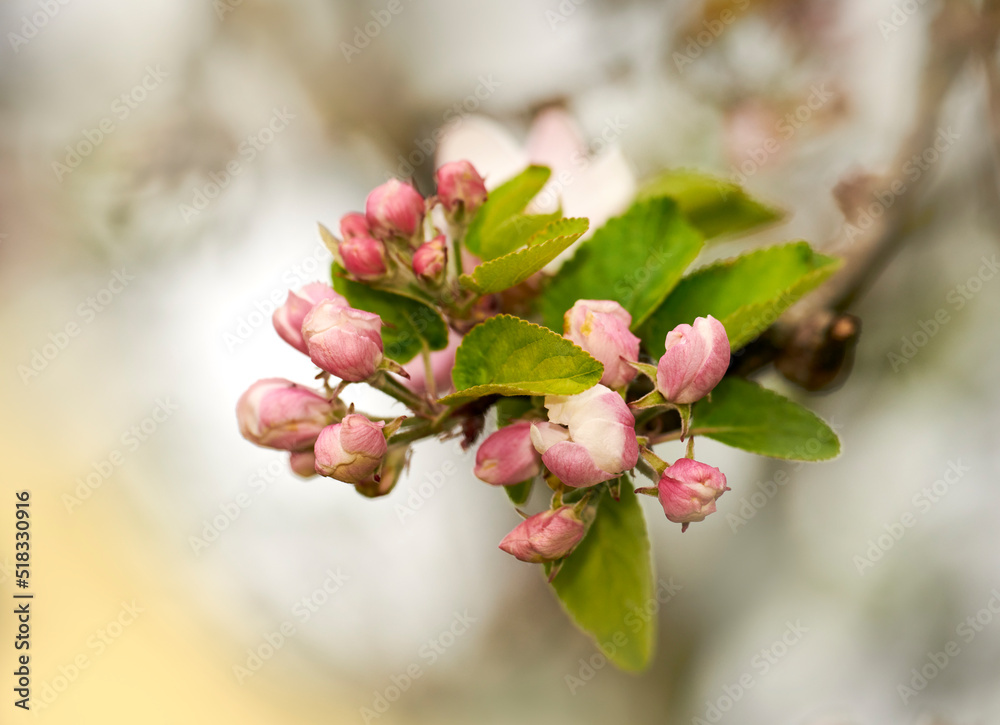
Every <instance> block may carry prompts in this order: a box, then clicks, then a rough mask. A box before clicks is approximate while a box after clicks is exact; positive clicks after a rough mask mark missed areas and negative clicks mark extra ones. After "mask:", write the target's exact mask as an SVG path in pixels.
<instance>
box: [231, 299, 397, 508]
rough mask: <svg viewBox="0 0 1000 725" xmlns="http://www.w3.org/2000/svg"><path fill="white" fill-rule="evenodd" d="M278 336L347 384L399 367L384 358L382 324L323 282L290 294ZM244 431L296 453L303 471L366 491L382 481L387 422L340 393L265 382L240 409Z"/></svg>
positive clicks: (295, 465) (295, 467) (277, 323)
mask: <svg viewBox="0 0 1000 725" xmlns="http://www.w3.org/2000/svg"><path fill="white" fill-rule="evenodd" d="M272 322H273V323H274V329H275V331H276V332H277V333H278V335H279V336H280V337H281V339H283V340H284V341H285V342H287V343H288V344H289V345H291V346H292V347H294V348H295V349H296V350H298V351H299V352H301V353H304V354H306V355H308V356H309V358H310V359H311V360H312V361H313V362H314V363H316V365H318V366H319V367H320V369H321V370H322V371H323V373H322V374H321V377H324V378H325V376H326V375H335V376H336V377H338V378H340V379H341V380H343V381H348V382H357V381H362V380H367V381H371V380H373V379H375V378H376V377H377V376H379V375H380V374H381V371H382V370H385V369H389V368H394V367H395V366H394V364H393V363H391V362H389V361H386V360H385V359H384V357H383V354H382V334H381V327H382V320H381V319H380V318H379V316H378V315H375V314H372V313H370V312H365V311H364V310H356V309H354V308H352V307H351V306H350V305H349V304H348V303H347V300H346V299H344V298H343V297H342V296H341V295H339V294H337V293H336V292H335V291H334V290H333V289H332V288H331V287H330V286H329V285H325V284H322V283H319V282H316V283H313V284H309V285H306V286H305V287H303V288H302V289H300V290H298V291H297V292H289V293H288V299H287V300H286V302H285V304H284V305H282V306H281V307H279V308H278V309H277V310H275V312H274V315H273V317H272ZM236 415H237V420H238V421H239V427H240V433H241V434H242V435H243V437H244V438H246V439H247V440H249V441H250V442H252V443H255V444H257V445H259V446H264V447H266V448H275V449H279V450H286V451H289V452H290V459H289V465H290V466H291V469H292V471H294V472H295V473H296V474H298V475H300V476H303V477H307V476H312V475H315V474H317V473H319V474H321V475H323V476H329V477H330V478H335V479H337V480H339V481H344V482H346V483H352V484H355V485H357V486H358V487H359V490H360V488H361V487H363V486H371V485H373V484H377V483H378V481H379V480H380V477H381V476H380V469H381V468H382V464H383V459H384V458H385V456H386V452H387V443H386V437H385V435H384V433H391V432H392V431H394V430H395V427H398V424H396V426H391V427H390V429H389V430H384V429H386V424H385V422H383V421H377V422H373V421H371V420H369V419H368V418H366V417H365V416H363V415H360V414H357V413H352V412H350V411H349V409H347V408H346V406H344V404H343V403H341V402H340V401H339V400H338V398H337V395H336V393H335V391H332V390H330V389H329V387H328V388H327V391H326V394H325V395H323V394H321V393H320V392H318V391H315V390H312V389H310V388H307V387H304V386H302V385H298V384H296V383H293V382H291V381H289V380H284V379H282V378H268V379H265V380H258V381H257V382H256V383H254V384H253V385H251V386H250V388H249V389H248V390H247V391H246V392H245V393H243V395H242V396H241V397H240V399H239V402H238V403H237V405H236Z"/></svg>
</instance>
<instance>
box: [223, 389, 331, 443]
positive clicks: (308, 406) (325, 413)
mask: <svg viewBox="0 0 1000 725" xmlns="http://www.w3.org/2000/svg"><path fill="white" fill-rule="evenodd" d="M333 415H334V413H333V406H332V405H331V403H330V401H328V400H327V399H326V398H323V397H320V396H319V395H317V394H316V393H315V392H313V391H312V390H310V389H309V388H306V387H304V386H302V385H296V384H295V383H293V382H291V381H290V380H285V379H284V378H267V379H265V380H258V381H257V382H256V383H254V384H253V385H251V386H250V387H249V388H248V389H247V391H246V392H245V393H243V395H241V396H240V399H239V402H237V403H236V418H237V420H238V421H239V425H240V433H241V434H242V435H243V437H244V438H246V439H247V440H248V441H250V442H251V443H256V444H257V445H258V446H266V447H267V448H278V449H281V450H286V451H302V450H308V449H309V448H310V447H312V444H313V442H314V441H315V440H316V436H318V435H319V433H320V431H321V430H323V428H324V427H325V426H327V425H329V424H330V421H332V420H333Z"/></svg>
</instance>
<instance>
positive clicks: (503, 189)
mask: <svg viewBox="0 0 1000 725" xmlns="http://www.w3.org/2000/svg"><path fill="white" fill-rule="evenodd" d="M551 173H552V172H551V171H550V170H549V169H548V168H546V167H545V166H529V167H528V168H527V169H525V170H524V171H522V172H521V173H520V174H518V175H517V176H515V177H514V178H513V179H511V180H509V181H505V182H504V183H503V184H501V185H500V186H498V187H497V188H496V189H494V190H493V191H491V192H490V194H489V197H488V198H487V200H486V203H485V204H483V205H482V206H481V207H479V211H478V212H476V216H474V217H473V218H472V223H471V224H469V229H468V231H467V232H466V235H465V246H466V247H468V249H469V251H470V252H472V253H473V254H476V255H479V256H483V254H484V252H492V251H494V250H493V249H492V245H493V244H494V242H493V238H494V237H497V235H498V234H499V236H500V237H501V240H500V241H497V242H496V244H497V246H498V247H502V244H503V243H504V242H503V241H502V239H505V238H507V235H508V234H509V233H510V232H509V230H506V231H502V230H501V229H500V228H501V226H504V225H505V223H508V222H509V221H510V219H511V217H513V216H515V215H518V214H520V213H521V212H522V211H524V208H525V207H526V206H528V202H530V201H531V200H532V199H534V198H535V195H537V194H538V192H539V191H541V190H542V187H543V186H545V182H546V181H548V180H549V176H550V175H551ZM507 226H509V224H508V225H507ZM518 246H520V245H518ZM508 251H510V250H509V249H507V250H502V251H499V252H498V253H497V256H499V255H500V254H505V253H506V252H508ZM484 258H487V257H484Z"/></svg>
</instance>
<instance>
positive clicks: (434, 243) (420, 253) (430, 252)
mask: <svg viewBox="0 0 1000 725" xmlns="http://www.w3.org/2000/svg"><path fill="white" fill-rule="evenodd" d="M447 261H448V247H447V244H446V243H445V238H444V235H443V234H439V235H438V236H436V237H434V238H433V239H432V240H430V241H429V242H426V243H424V244H421V245H420V246H419V247H418V248H417V251H415V252H414V253H413V272H414V274H416V275H417V276H418V277H422V278H423V279H427V280H432V281H437V280H439V279H441V275H442V274H444V266H445V264H446V263H447Z"/></svg>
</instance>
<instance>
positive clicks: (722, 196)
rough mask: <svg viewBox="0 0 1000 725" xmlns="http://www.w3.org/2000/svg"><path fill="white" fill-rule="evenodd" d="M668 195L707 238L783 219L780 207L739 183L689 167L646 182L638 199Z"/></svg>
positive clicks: (734, 232) (742, 230)
mask: <svg viewBox="0 0 1000 725" xmlns="http://www.w3.org/2000/svg"><path fill="white" fill-rule="evenodd" d="M661 196H663V197H668V198H670V199H673V200H674V201H676V202H677V204H678V206H679V207H680V210H681V213H682V214H684V216H685V217H687V219H688V221H690V222H691V224H693V225H694V226H695V228H697V229H698V231H700V232H701V233H702V234H704V235H705V238H706V239H710V238H712V237H717V236H721V235H736V234H744V233H746V232H749V231H750V230H751V229H755V228H756V227H761V226H764V225H767V224H773V223H774V222H777V221H779V220H781V219H782V218H783V217H784V216H785V215H784V212H782V211H781V210H780V209H775V208H774V207H771V206H767V205H766V204H762V203H761V202H759V201H756V200H754V199H752V198H750V197H749V196H748V195H747V193H746V192H745V191H744V190H743V189H742V188H741V187H739V186H737V185H736V184H733V183H731V182H729V181H726V180H724V179H721V178H718V177H715V176H710V175H708V174H703V173H701V172H699V171H692V170H690V169H678V170H675V171H668V172H666V173H664V174H662V175H660V176H658V177H657V178H655V179H653V180H652V181H650V182H648V183H647V184H645V185H644V186H643V187H642V188H641V189H640V190H639V195H638V198H639V199H652V198H654V197H661Z"/></svg>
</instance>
